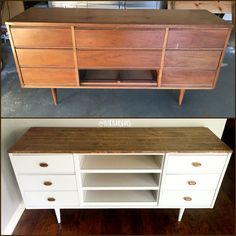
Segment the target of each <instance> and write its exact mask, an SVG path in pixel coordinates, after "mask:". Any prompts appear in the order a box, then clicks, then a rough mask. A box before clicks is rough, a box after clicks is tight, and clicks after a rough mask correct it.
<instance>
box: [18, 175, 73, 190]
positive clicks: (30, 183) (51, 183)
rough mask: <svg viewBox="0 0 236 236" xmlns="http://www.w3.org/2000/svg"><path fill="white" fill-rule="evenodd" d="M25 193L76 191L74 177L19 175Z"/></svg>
mask: <svg viewBox="0 0 236 236" xmlns="http://www.w3.org/2000/svg"><path fill="white" fill-rule="evenodd" d="M19 179H20V184H21V186H22V188H23V189H24V190H25V191H58V190H64V191H66V190H71V191H72V190H77V185H76V177H75V175H19Z"/></svg>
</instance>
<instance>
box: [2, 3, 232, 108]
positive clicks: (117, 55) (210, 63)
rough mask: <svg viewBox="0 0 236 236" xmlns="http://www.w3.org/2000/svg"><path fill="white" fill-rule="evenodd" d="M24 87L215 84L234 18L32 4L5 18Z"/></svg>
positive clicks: (195, 86)
mask: <svg viewBox="0 0 236 236" xmlns="http://www.w3.org/2000/svg"><path fill="white" fill-rule="evenodd" d="M6 24H7V27H8V32H9V35H10V41H11V46H12V50H13V54H14V58H15V62H16V67H17V71H18V75H19V79H20V83H21V86H22V87H23V88H51V91H52V96H53V100H54V103H55V104H57V91H56V89H57V88H93V89H99V88H100V89H101V88H103V89H104V88H107V89H178V90H179V91H180V94H179V104H182V100H183V96H184V93H185V90H186V89H213V88H214V87H215V85H216V82H217V78H218V75H219V71H220V67H221V63H222V60H223V57H224V52H225V48H226V46H227V42H228V39H229V37H230V33H231V29H232V25H230V24H228V23H227V22H225V21H224V20H222V19H220V18H218V17H217V16H215V15H214V14H212V13H210V12H208V11H206V10H101V9H62V8H49V9H40V8H30V9H28V10H26V11H25V12H23V13H22V14H20V15H18V16H16V17H14V18H13V19H11V20H10V21H8V22H7V23H6Z"/></svg>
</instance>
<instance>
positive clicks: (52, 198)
mask: <svg viewBox="0 0 236 236" xmlns="http://www.w3.org/2000/svg"><path fill="white" fill-rule="evenodd" d="M48 201H49V202H55V201H56V199H55V198H54V197H49V198H48Z"/></svg>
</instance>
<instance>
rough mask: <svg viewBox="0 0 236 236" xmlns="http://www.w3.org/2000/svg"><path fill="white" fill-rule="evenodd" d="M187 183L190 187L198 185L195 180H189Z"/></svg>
mask: <svg viewBox="0 0 236 236" xmlns="http://www.w3.org/2000/svg"><path fill="white" fill-rule="evenodd" d="M187 183H188V185H196V184H197V183H196V181H194V180H189V181H188V182H187Z"/></svg>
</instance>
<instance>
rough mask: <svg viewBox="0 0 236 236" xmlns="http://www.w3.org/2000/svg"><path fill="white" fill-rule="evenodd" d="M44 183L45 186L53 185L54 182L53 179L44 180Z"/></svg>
mask: <svg viewBox="0 0 236 236" xmlns="http://www.w3.org/2000/svg"><path fill="white" fill-rule="evenodd" d="M43 184H44V185H45V186H50V185H52V182H51V181H44V182H43Z"/></svg>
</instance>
